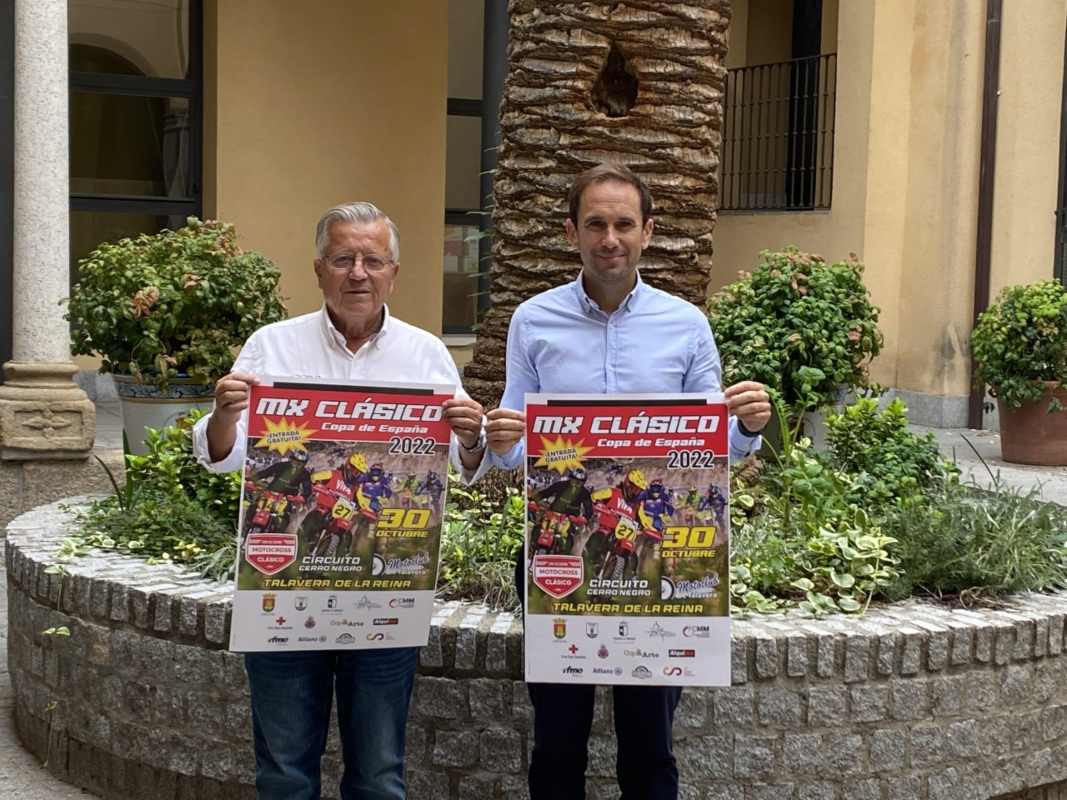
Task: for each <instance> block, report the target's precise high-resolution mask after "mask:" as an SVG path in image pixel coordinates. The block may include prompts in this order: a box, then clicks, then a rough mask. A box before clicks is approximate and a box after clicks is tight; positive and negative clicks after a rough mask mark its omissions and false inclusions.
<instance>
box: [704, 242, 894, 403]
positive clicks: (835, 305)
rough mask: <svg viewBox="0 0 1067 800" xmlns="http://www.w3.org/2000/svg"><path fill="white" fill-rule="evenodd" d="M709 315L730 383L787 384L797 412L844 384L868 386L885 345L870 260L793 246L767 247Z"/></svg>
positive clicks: (787, 398) (830, 397) (785, 394)
mask: <svg viewBox="0 0 1067 800" xmlns="http://www.w3.org/2000/svg"><path fill="white" fill-rule="evenodd" d="M708 318H709V320H710V322H711V328H712V331H714V333H715V340H716V343H717V344H718V348H719V355H720V357H721V359H722V369H723V385H724V386H729V385H730V384H732V383H736V382H737V381H740V380H746V379H748V380H757V381H761V382H763V383H765V384H766V385H767V386H769V387H771V388H773V389H777V390H780V391H781V394H782V398H783V400H784V402H785V403H786V405H787V406H788V407H789V411H790V416H796V415H798V414H799V413H800V412H801V411H803V410H805V409H809V408H818V407H821V406H825V405H831V404H833V403H834V402H836V401H837V399H838V392H839V388H840V387H841V386H847V387H856V388H861V389H862V388H866V387H867V386H868V385H869V379H868V374H867V368H868V364H869V363H870V360H871V359H872V358H874V356H876V355H877V354H878V353H879V351H880V350H881V349H882V334H881V332H880V331H879V330H878V309H877V308H876V307H875V306H874V305H872V304H871V302H870V298H869V296H868V292H867V288H866V287H865V286H864V285H863V265H862V264H860V263H858V262H857V261H842V262H838V263H835V264H827V263H826V262H825V261H824V260H823V259H822V258H821V257H820V256H817V255H809V254H807V253H801V252H800V251H799V250H797V249H796V248H792V247H791V248H787V249H786V250H784V251H782V252H769V251H766V250H765V251H763V252H762V253H760V260H759V263H758V265H757V266H756V269H755V271H754V272H753V273H752V274H750V275H747V276H745V277H744V278H743V279H742V280H740V281H738V282H736V283H733V284H730V285H729V286H727V287H725V288H724V289H722V290H721V291H720V292H719V293H718V294H716V295H715V296H714V297H712V298H711V300H710V301H709V303H708Z"/></svg>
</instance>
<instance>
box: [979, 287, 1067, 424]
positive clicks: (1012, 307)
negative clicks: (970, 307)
mask: <svg viewBox="0 0 1067 800" xmlns="http://www.w3.org/2000/svg"><path fill="white" fill-rule="evenodd" d="M971 354H972V355H973V356H974V359H975V361H976V362H977V369H976V370H975V380H976V381H978V383H979V384H980V385H982V386H984V385H986V384H988V385H989V387H990V391H991V392H992V393H993V395H994V396H995V397H998V398H999V399H1000V400H1001V401H1003V402H1004V404H1005V405H1006V406H1008V407H1009V408H1018V407H1019V406H1021V405H1022V404H1023V403H1026V402H1031V401H1035V400H1040V399H1041V397H1042V396H1043V395H1044V393H1045V386H1044V384H1043V383H1042V382H1043V381H1057V382H1058V383H1059V385H1060V386H1061V387H1062V388H1065V389H1067V288H1064V287H1063V286H1062V285H1061V284H1060V283H1058V282H1057V281H1042V282H1040V283H1033V284H1030V285H1029V286H1009V287H1008V288H1006V289H1004V290H1003V291H1002V292H1001V293H1000V296H999V297H998V298H997V301H996V302H995V303H994V304H993V305H991V306H990V307H989V308H988V309H986V310H985V311H983V312H982V313H981V315H980V316H979V317H978V324H977V325H975V327H974V331H973V332H972V333H971ZM1058 406H1059V404H1058V403H1056V401H1053V407H1052V408H1050V410H1052V411H1055V410H1059V408H1058Z"/></svg>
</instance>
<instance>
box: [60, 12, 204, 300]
mask: <svg viewBox="0 0 1067 800" xmlns="http://www.w3.org/2000/svg"><path fill="white" fill-rule="evenodd" d="M69 10H70V11H69V13H70V190H71V195H70V207H71V280H72V282H73V281H76V280H77V274H76V265H77V262H78V260H79V259H81V258H84V257H85V256H86V255H88V254H89V252H90V251H92V250H93V248H95V247H96V246H97V245H99V244H101V243H102V242H108V241H115V240H117V239H121V238H123V237H126V236H136V235H138V234H140V233H156V232H158V231H159V230H161V229H162V228H178V227H181V226H182V225H184V224H185V218H186V217H188V216H190V215H196V216H199V215H201V214H202V206H201V186H200V182H201V177H200V176H201V166H200V165H201V147H202V124H201V117H202V95H203V90H202V55H201V35H200V32H201V29H202V4H201V0H124V2H123V3H121V4H118V3H101V2H99V0H70V5H69Z"/></svg>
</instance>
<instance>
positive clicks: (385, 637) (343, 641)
mask: <svg viewBox="0 0 1067 800" xmlns="http://www.w3.org/2000/svg"><path fill="white" fill-rule="evenodd" d="M329 640H330V637H329V636H327V635H326V634H320V635H319V636H297V637H296V638H295V639H294V638H293V637H290V636H271V637H270V638H269V639H267V644H272V645H276V646H279V647H280V646H283V645H287V644H289V642H290V641H295V642H297V643H314V644H325V643H326V642H328V641H329ZM366 640H367V641H368V642H381V641H386V642H391V641H393V635H392V634H391V633H382V632H380V631H372V632H371V633H368V634H367V635H366ZM333 641H334V644H339V645H351V644H355V643H356V642H357V641H359V637H356V636H353V635H352V634H351V633H348V632H347V631H345V632H344V633H342V634H339V635H338V636H337V637H336V638H335V639H334V640H333Z"/></svg>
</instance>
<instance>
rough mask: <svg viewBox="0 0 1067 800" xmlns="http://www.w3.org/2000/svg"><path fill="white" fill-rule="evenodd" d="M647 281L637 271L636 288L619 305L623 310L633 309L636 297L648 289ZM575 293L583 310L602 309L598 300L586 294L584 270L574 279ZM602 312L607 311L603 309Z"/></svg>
mask: <svg viewBox="0 0 1067 800" xmlns="http://www.w3.org/2000/svg"><path fill="white" fill-rule="evenodd" d="M647 290H648V289H647V287H646V286H645V282H644V281H643V280H641V271H640V270H638V271H637V282H636V283H635V284H634V288H633V289H631V290H630V293H629V294H628V295H626V297H625V299H623V301H622V304H621V305H620V306H619V310H621V311H633V304H634V302H635V299H636V298H639V297H640V296H641V295H643V294H644V293H645V292H646V291H647ZM574 294H575V297H577V298H578V304H579V305H580V306H581V307H582V310H583V311H601V309H600V306H599V305H597V302H596V301H595V300H594V299H593V298H592V297H590V296H589V295H588V294H586V291H585V286H584V285H583V284H582V272H581V270H579V271H578V277H577V278H575V279H574ZM601 313H606V312H603V311H601Z"/></svg>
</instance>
